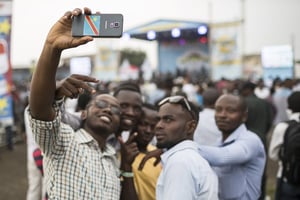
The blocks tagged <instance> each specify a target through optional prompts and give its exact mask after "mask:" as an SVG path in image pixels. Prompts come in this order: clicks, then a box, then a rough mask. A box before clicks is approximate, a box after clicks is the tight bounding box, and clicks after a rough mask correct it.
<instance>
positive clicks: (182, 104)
mask: <svg viewBox="0 0 300 200" xmlns="http://www.w3.org/2000/svg"><path fill="white" fill-rule="evenodd" d="M158 115H159V122H158V123H157V125H156V128H155V134H156V138H157V147H158V148H165V149H167V151H166V152H164V153H163V154H162V155H161V161H162V165H163V169H162V172H161V173H160V176H159V178H158V181H157V186H156V199H157V200H166V199H172V200H182V199H184V200H200V199H213V200H217V199H218V192H217V191H218V181H217V177H216V175H215V173H214V172H213V170H212V169H211V167H210V166H209V164H208V162H207V161H206V160H205V159H203V158H202V157H201V155H200V154H199V153H198V151H197V143H196V142H194V141H192V140H193V134H194V131H195V128H196V125H197V122H198V111H197V109H196V108H194V106H193V105H192V104H190V103H189V102H188V101H187V99H186V98H184V97H183V96H171V97H167V98H165V99H163V100H162V101H161V102H160V103H159V114H158Z"/></svg>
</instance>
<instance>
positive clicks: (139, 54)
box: [120, 48, 146, 68]
mask: <svg viewBox="0 0 300 200" xmlns="http://www.w3.org/2000/svg"><path fill="white" fill-rule="evenodd" d="M120 56H121V59H120V62H121V63H122V62H123V61H124V60H125V59H127V60H128V62H129V63H130V64H131V65H135V66H137V67H139V68H140V67H141V65H142V64H143V62H144V60H145V58H146V53H145V52H144V51H137V50H133V49H128V48H127V49H123V50H121V52H120Z"/></svg>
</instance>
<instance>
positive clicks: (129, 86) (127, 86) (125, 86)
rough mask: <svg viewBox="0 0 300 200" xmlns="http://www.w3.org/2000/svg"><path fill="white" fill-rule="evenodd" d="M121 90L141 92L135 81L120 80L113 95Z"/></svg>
mask: <svg viewBox="0 0 300 200" xmlns="http://www.w3.org/2000/svg"><path fill="white" fill-rule="evenodd" d="M122 90H129V91H133V92H137V93H139V94H141V89H140V86H139V85H138V84H137V83H136V82H133V81H124V82H121V83H120V84H119V85H118V86H117V87H116V88H115V91H114V94H113V96H117V95H118V94H119V92H120V91H122Z"/></svg>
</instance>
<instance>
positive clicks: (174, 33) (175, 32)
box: [171, 28, 181, 38]
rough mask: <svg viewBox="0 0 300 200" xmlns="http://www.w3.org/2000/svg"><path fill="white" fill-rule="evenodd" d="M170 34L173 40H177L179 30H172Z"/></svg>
mask: <svg viewBox="0 0 300 200" xmlns="http://www.w3.org/2000/svg"><path fill="white" fill-rule="evenodd" d="M171 34H172V37H173V38H178V37H180V34H181V33H180V29H179V28H174V29H172V32H171Z"/></svg>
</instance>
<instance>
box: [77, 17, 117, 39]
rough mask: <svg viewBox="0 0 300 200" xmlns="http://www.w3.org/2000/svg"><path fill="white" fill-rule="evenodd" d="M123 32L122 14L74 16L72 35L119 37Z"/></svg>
mask: <svg viewBox="0 0 300 200" xmlns="http://www.w3.org/2000/svg"><path fill="white" fill-rule="evenodd" d="M122 34H123V15H122V14H92V15H85V14H82V15H79V16H75V17H74V18H73V21H72V36H73V37H82V36H91V37H107V38H119V37H122Z"/></svg>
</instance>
